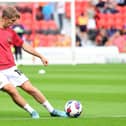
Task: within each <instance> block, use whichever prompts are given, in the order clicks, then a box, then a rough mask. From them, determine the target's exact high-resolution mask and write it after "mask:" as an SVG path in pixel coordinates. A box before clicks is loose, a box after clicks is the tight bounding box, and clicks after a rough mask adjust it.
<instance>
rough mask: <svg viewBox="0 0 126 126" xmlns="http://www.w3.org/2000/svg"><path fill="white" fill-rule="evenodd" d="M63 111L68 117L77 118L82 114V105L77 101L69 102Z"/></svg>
mask: <svg viewBox="0 0 126 126" xmlns="http://www.w3.org/2000/svg"><path fill="white" fill-rule="evenodd" d="M64 109H65V112H66V113H67V115H68V116H69V117H79V116H80V114H81V113H82V104H81V103H80V102H79V101H77V100H69V101H67V102H66V104H65V108H64Z"/></svg>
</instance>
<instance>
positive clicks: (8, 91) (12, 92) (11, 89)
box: [3, 84, 17, 94]
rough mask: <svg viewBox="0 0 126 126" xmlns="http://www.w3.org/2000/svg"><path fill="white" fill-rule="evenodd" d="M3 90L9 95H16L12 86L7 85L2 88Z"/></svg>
mask: <svg viewBox="0 0 126 126" xmlns="http://www.w3.org/2000/svg"><path fill="white" fill-rule="evenodd" d="M3 90H4V91H5V92H7V93H9V94H15V93H17V90H16V88H15V87H14V86H13V85H12V84H7V85H5V86H4V87H3Z"/></svg>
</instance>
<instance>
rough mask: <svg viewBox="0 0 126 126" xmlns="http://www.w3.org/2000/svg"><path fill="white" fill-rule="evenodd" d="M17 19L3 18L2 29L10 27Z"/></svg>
mask: <svg viewBox="0 0 126 126" xmlns="http://www.w3.org/2000/svg"><path fill="white" fill-rule="evenodd" d="M16 20H17V18H16V17H14V18H4V27H10V26H11V25H13V24H14V23H15V22H16Z"/></svg>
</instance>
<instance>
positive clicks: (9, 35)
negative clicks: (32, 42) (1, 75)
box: [0, 28, 23, 70]
mask: <svg viewBox="0 0 126 126" xmlns="http://www.w3.org/2000/svg"><path fill="white" fill-rule="evenodd" d="M22 44H23V41H22V39H21V38H20V37H19V36H18V35H17V34H16V33H15V31H13V30H12V29H11V28H6V29H3V28H0V70H3V69H7V68H10V67H12V66H15V61H14V57H13V53H12V51H11V46H12V45H16V46H22Z"/></svg>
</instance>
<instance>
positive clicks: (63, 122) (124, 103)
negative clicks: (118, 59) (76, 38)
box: [0, 64, 126, 126]
mask: <svg viewBox="0 0 126 126" xmlns="http://www.w3.org/2000/svg"><path fill="white" fill-rule="evenodd" d="M19 69H20V70H21V71H23V72H24V73H25V74H26V75H27V76H28V77H29V79H30V80H31V82H32V83H33V85H34V86H36V87H37V88H39V89H40V90H41V91H42V92H43V93H44V94H45V95H46V97H47V98H48V100H49V101H50V102H51V103H52V105H53V106H54V107H55V108H57V109H61V110H63V109H64V105H65V103H66V101H67V100H71V99H75V100H79V101H80V102H81V103H82V105H83V112H82V114H81V116H80V117H79V118H57V117H53V118H52V117H50V115H49V114H48V112H47V111H46V110H45V109H44V108H43V107H42V106H41V105H39V104H38V103H36V102H35V100H34V99H33V98H32V97H31V96H29V95H28V94H26V93H25V92H23V91H22V90H20V89H18V90H19V92H20V93H21V95H23V96H24V97H25V99H27V101H28V102H29V104H30V105H31V106H33V107H34V108H35V109H36V110H37V111H38V112H39V113H40V116H41V118H40V119H38V120H34V119H31V117H30V116H29V114H28V113H27V112H25V111H24V110H22V109H20V108H19V107H17V106H16V105H15V104H14V103H13V102H12V101H11V99H10V97H8V96H7V94H5V93H3V92H0V125H1V126H2V125H4V126H124V125H125V124H126V64H90V65H76V66H72V65H50V66H48V67H42V66H19ZM41 69H44V70H45V71H46V73H45V74H39V73H38V71H39V70H41Z"/></svg>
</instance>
